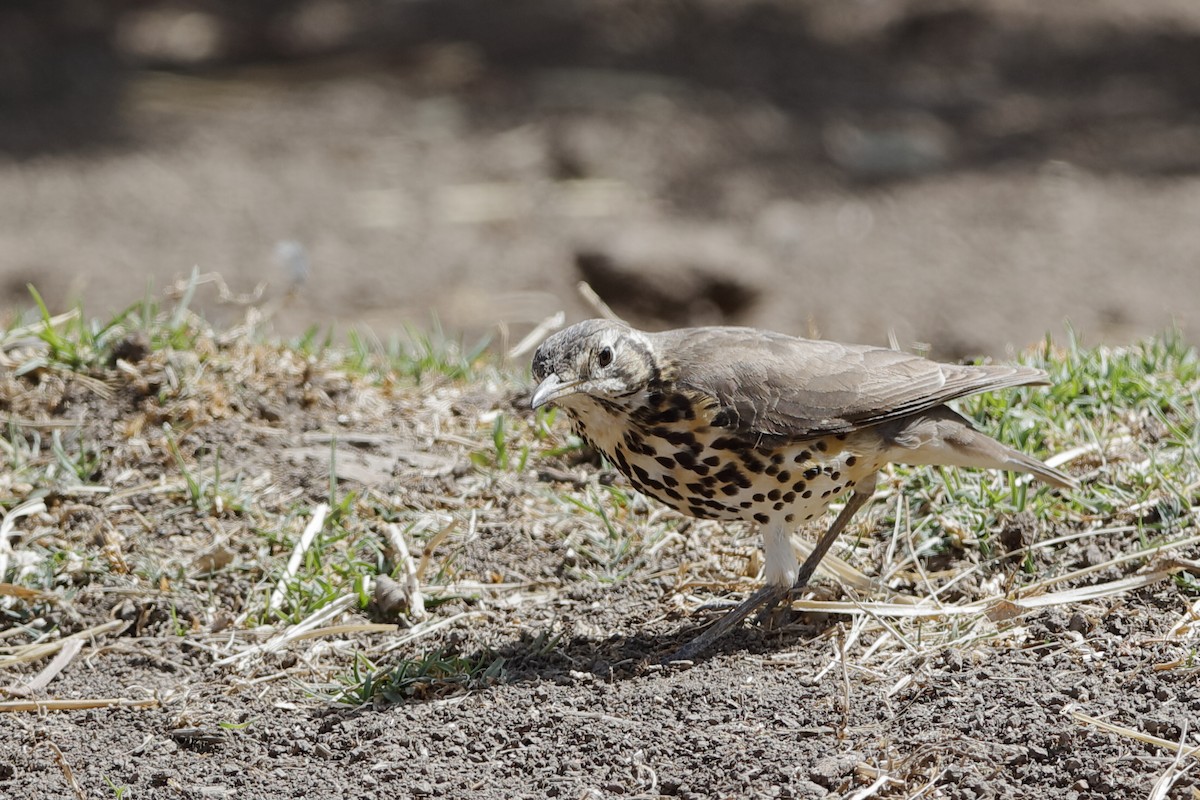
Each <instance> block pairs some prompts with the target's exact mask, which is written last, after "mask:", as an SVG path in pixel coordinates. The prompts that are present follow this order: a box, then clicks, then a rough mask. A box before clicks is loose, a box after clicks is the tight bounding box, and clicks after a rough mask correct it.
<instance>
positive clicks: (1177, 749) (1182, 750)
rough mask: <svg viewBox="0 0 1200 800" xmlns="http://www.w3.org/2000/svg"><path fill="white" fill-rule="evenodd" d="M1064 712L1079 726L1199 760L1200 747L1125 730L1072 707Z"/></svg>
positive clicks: (1130, 729)
mask: <svg viewBox="0 0 1200 800" xmlns="http://www.w3.org/2000/svg"><path fill="white" fill-rule="evenodd" d="M1065 711H1066V712H1067V714H1068V715H1069V716H1070V717H1071V719H1073V720H1075V721H1076V722H1078V723H1079V724H1080V725H1091V726H1092V727H1093V728H1096V729H1098V730H1102V731H1105V732H1106V733H1112V734H1115V735H1117V736H1124V737H1125V738H1126V739H1133V740H1134V741H1138V742H1141V743H1143V744H1152V745H1154V746H1155V747H1161V748H1163V749H1164V750H1169V751H1171V752H1172V753H1176V754H1178V755H1179V756H1180V757H1187V758H1195V759H1200V745H1189V744H1186V743H1184V742H1183V741H1179V742H1172V741H1171V740H1170V739H1161V738H1159V737H1157V736H1151V735H1150V734H1148V733H1143V732H1141V731H1139V730H1134V729H1133V728H1126V727H1125V726H1123V725H1115V724H1113V723H1111V722H1106V721H1104V720H1102V719H1099V718H1097V717H1093V716H1090V715H1088V714H1084V713H1083V712H1082V711H1079V710H1078V709H1076V708H1074V707H1072V706H1068V707H1067V708H1066V709H1065Z"/></svg>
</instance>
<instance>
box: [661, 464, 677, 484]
mask: <svg viewBox="0 0 1200 800" xmlns="http://www.w3.org/2000/svg"><path fill="white" fill-rule="evenodd" d="M672 463H673V462H672ZM662 481H663V483H665V484H666V485H667V486H670V487H671V488H675V487H676V486H678V485H679V481H678V480H676V479H675V476H674V475H663V476H662Z"/></svg>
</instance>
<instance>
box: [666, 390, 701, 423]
mask: <svg viewBox="0 0 1200 800" xmlns="http://www.w3.org/2000/svg"><path fill="white" fill-rule="evenodd" d="M670 403H671V406H672V407H673V408H674V409H675V410H676V411H678V412H679V415H680V416H681V417H683V418H684V419H687V420H692V419H695V418H696V406H695V404H694V403H693V402H692V401H691V400H689V399H687V397H685V396H684V395H682V394H676V395H672V396H671V399H670Z"/></svg>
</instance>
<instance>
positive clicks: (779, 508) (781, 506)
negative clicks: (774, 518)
mask: <svg viewBox="0 0 1200 800" xmlns="http://www.w3.org/2000/svg"><path fill="white" fill-rule="evenodd" d="M772 508H774V509H775V510H776V511H783V503H776V504H775V505H774V506H772Z"/></svg>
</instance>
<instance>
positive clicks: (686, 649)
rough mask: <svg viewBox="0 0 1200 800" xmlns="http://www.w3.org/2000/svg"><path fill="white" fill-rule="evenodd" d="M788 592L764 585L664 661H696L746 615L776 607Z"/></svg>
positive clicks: (781, 588) (670, 662) (666, 662)
mask: <svg viewBox="0 0 1200 800" xmlns="http://www.w3.org/2000/svg"><path fill="white" fill-rule="evenodd" d="M787 593H788V590H787V589H785V588H783V587H780V586H771V585H768V586H764V587H762V588H761V589H759V590H758V591H756V592H755V593H754V594H752V595H750V596H749V597H747V598H746V599H745V600H743V601H742V602H741V603H739V604H738V605H737V606H736V607H734V608H733V609H731V610H729V611H727V612H726V613H725V616H723V617H721V618H720V619H718V620H717V621H716V622H714V623H713V624H712V625H710V626H709V627H708V628H706V629H705V630H704V631H702V632H701V633H700V635H699V636H697V637H696V638H695V639H692V640H691V641H690V642H688V643H687V644H685V645H684V646H683V647H681V648H679V649H678V650H676V651H675V652H674V653H672V654H671V655H669V656H667V657H666V658H664V659H663V660H662V663H663V664H664V665H666V664H672V663H676V662H679V661H694V660H695V659H696V657H697V656H699V655H701V654H702V653H704V651H706V650H707V649H708V648H709V647H711V646H712V645H713V644H714V643H716V642H717V641H718V640H719V639H721V638H723V637H724V636H726V635H727V634H728V633H729V632H730V631H732V630H733V629H734V628H736V627H737V626H738V625H740V624H741V623H742V620H744V619H746V617H748V616H750V615H751V614H753V613H754V612H756V611H758V610H759V609H764V611H765V610H769V609H772V608H774V607H775V606H776V604H778V603H779V601H780V600H782V599H783V598H784V597H785V596H786V595H787Z"/></svg>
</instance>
